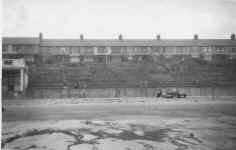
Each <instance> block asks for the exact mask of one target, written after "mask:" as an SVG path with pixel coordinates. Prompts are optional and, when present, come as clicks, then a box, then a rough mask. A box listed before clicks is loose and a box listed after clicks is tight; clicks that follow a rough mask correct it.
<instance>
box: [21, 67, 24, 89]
mask: <svg viewBox="0 0 236 150" xmlns="http://www.w3.org/2000/svg"><path fill="white" fill-rule="evenodd" d="M23 90H24V69H20V91H21V92H22V91H23Z"/></svg>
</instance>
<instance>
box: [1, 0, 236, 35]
mask: <svg viewBox="0 0 236 150" xmlns="http://www.w3.org/2000/svg"><path fill="white" fill-rule="evenodd" d="M2 18H3V31H2V32H3V36H24V37H25V36H38V33H39V32H43V34H44V37H46V38H78V37H79V35H80V34H84V36H85V38H117V36H118V34H120V33H122V34H123V36H124V38H155V36H156V34H161V37H162V38H192V37H193V34H194V33H198V34H199V36H200V38H201V37H202V38H229V37H230V34H231V33H233V32H236V0H3V17H2Z"/></svg>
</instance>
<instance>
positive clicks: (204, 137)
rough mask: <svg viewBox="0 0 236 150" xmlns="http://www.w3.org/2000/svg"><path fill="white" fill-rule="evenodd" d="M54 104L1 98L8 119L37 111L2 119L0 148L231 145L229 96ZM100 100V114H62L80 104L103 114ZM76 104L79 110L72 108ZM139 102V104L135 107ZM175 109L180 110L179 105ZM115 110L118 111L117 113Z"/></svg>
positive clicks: (148, 149) (208, 148) (141, 149)
mask: <svg viewBox="0 0 236 150" xmlns="http://www.w3.org/2000/svg"><path fill="white" fill-rule="evenodd" d="M57 104H58V105H52V106H50V105H48V104H46V103H44V104H42V105H37V106H35V105H33V104H30V105H27V106H22V105H19V104H8V105H7V104H6V106H7V111H9V112H8V114H7V113H6V114H3V115H5V116H4V117H5V118H13V119H14V113H29V112H32V113H33V112H34V110H35V111H36V112H37V115H35V116H33V117H32V120H31V119H26V118H23V117H22V120H17V121H14V120H11V121H4V122H3V130H2V131H3V132H2V148H3V149H20V150H22V149H24V150H45V149H46V150H185V149H193V150H215V149H219V150H223V149H225V150H234V149H236V116H235V112H232V111H233V108H235V107H234V106H236V102H235V101H227V102H226V101H197V100H196V101H187V102H186V101H185V100H180V101H159V102H155V103H154V102H152V103H148V104H145V105H143V104H142V103H139V104H137V103H135V104H127V105H126V104H122V105H117V104H112V105H111V104H71V103H70V104H67V105H66V106H63V105H64V104H63V103H61V104H59V103H57ZM62 104H63V105H62ZM74 105H78V107H77V106H74ZM83 105H84V106H85V105H86V107H83ZM87 105H88V106H87ZM104 105H108V106H110V107H111V110H109V114H108V115H106V117H101V116H99V117H96V118H89V117H88V119H83V120H81V119H73V118H71V117H68V116H71V115H70V114H68V112H67V111H68V110H67V109H71V111H72V112H73V115H78V116H80V115H81V113H82V112H85V113H87V112H86V110H88V112H90V111H91V110H93V109H94V114H91V115H95V113H98V112H99V113H101V114H102V115H103V111H104V114H107V113H108V112H106V111H105V110H104V109H105V108H108V107H106V106H104ZM59 106H60V107H59ZM175 106H176V110H175ZM57 107H59V108H60V109H59V111H62V112H61V113H59V111H58V109H55V108H57ZM110 107H109V108H110ZM186 107H188V108H186ZM63 108H67V109H63ZM78 108H79V109H80V111H79V110H78V111H75V110H77V109H78ZM82 108H83V109H82ZM95 108H96V109H95ZM99 108H101V109H99ZM141 108H143V109H142V110H140V111H138V110H137V109H141ZM22 109H25V110H26V112H24V111H22ZM37 109H44V110H45V111H46V112H47V114H48V113H50V114H51V115H52V114H55V116H57V119H51V118H50V117H49V118H47V117H38V116H44V115H46V114H44V113H43V112H38V111H37ZM81 109H82V110H81ZM181 109H183V111H180V110H181ZM13 110H14V111H13ZM27 110H28V112H27ZM117 110H120V112H119V113H117V112H116V111H117ZM191 110H193V111H191ZM57 112H58V113H57ZM142 112H143V113H142ZM175 112H176V113H175ZM39 113H41V114H39ZM124 114H125V115H124ZM15 115H16V116H17V115H19V114H15ZM63 115H64V116H63ZM73 115H72V116H73ZM22 116H24V115H22ZM88 116H89V115H88ZM68 118H69V119H68ZM75 118H76V117H75ZM38 119H39V120H38ZM40 119H42V120H40ZM6 120H7V119H6Z"/></svg>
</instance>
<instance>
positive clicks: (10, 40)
mask: <svg viewBox="0 0 236 150" xmlns="http://www.w3.org/2000/svg"><path fill="white" fill-rule="evenodd" d="M2 43H3V44H15V45H17V44H24V45H32V44H39V43H40V42H39V38H35V37H3V38H2Z"/></svg>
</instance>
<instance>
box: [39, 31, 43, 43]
mask: <svg viewBox="0 0 236 150" xmlns="http://www.w3.org/2000/svg"><path fill="white" fill-rule="evenodd" d="M42 40H43V33H42V32H39V41H40V42H41V41H42Z"/></svg>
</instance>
